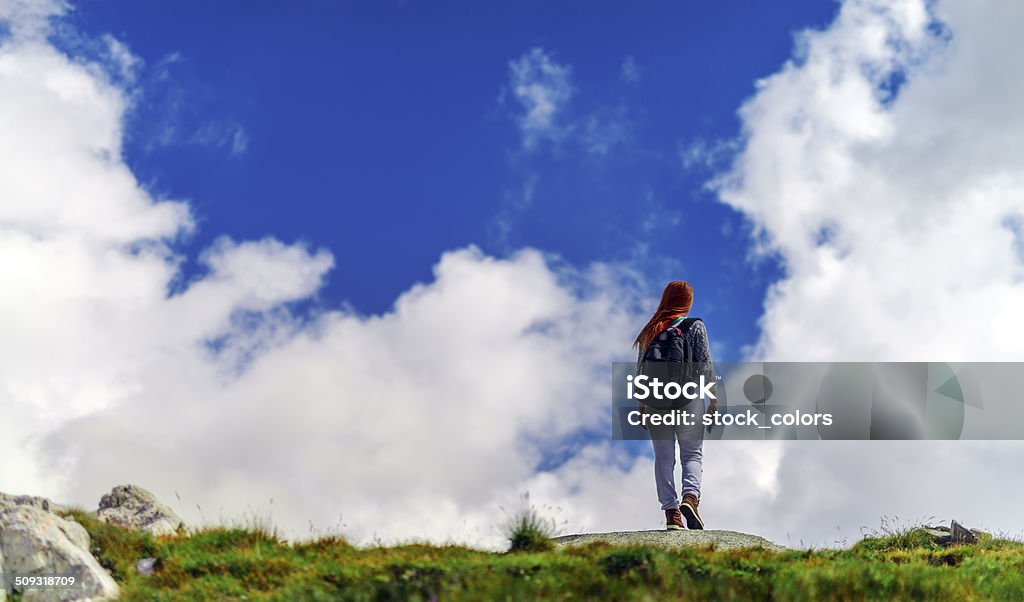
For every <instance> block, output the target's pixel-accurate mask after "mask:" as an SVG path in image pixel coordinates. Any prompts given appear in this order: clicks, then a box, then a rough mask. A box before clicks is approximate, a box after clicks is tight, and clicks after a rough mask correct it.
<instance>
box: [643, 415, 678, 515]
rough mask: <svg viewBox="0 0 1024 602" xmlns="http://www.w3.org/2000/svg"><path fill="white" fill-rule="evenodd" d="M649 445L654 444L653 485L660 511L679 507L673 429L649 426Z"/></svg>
mask: <svg viewBox="0 0 1024 602" xmlns="http://www.w3.org/2000/svg"><path fill="white" fill-rule="evenodd" d="M649 429H650V430H649V432H650V435H651V443H652V444H654V483H655V485H657V487H658V501H659V502H661V509H662V510H674V509H676V508H678V507H679V495H678V493H676V484H675V471H676V438H675V434H674V432H673V430H674V429H672V428H668V429H666V428H665V427H656V426H653V425H652V426H650V427H649Z"/></svg>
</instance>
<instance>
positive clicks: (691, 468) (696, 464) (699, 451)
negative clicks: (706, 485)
mask: <svg viewBox="0 0 1024 602" xmlns="http://www.w3.org/2000/svg"><path fill="white" fill-rule="evenodd" d="M679 461H680V462H682V464H683V491H682V494H683V495H684V496H685V495H687V494H689V495H692V496H694V497H695V498H697V499H698V500H699V499H700V481H701V477H702V476H703V474H704V467H703V461H704V442H703V441H702V440H700V439H696V440H695V439H687V438H681V439H679Z"/></svg>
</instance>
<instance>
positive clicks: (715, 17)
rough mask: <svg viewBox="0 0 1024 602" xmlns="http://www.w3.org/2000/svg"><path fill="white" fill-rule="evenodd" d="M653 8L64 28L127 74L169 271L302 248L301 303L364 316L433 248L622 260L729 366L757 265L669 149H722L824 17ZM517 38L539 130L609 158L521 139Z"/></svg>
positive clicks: (205, 19)
mask: <svg viewBox="0 0 1024 602" xmlns="http://www.w3.org/2000/svg"><path fill="white" fill-rule="evenodd" d="M670 8H671V10H669V11H666V10H664V9H665V7H663V6H658V7H655V6H654V5H650V4H648V5H644V6H641V7H639V8H638V7H637V6H636V5H628V6H627V5H626V4H621V3H620V4H614V5H612V4H607V5H604V6H603V7H600V8H597V9H594V8H588V10H586V11H583V10H581V5H579V4H574V3H548V2H529V3H516V4H514V5H511V4H510V5H501V6H499V5H492V4H487V5H483V4H480V3H472V2H454V3H453V2H441V3H426V2H400V3H386V2H344V3H341V2H338V3H324V2H290V3H280V2H217V3H209V2H178V1H175V2H159V1H154V2H145V3H124V2H93V3H89V4H86V5H81V6H79V7H78V8H77V10H75V12H74V13H73V14H72V16H71V19H70V21H71V22H72V23H73V24H74V25H75V26H76V27H77V28H78V29H80V30H81V31H82V32H84V33H87V34H92V35H96V36H99V35H101V34H104V33H111V34H113V35H115V36H116V37H117V38H118V39H119V40H120V41H121V42H123V43H124V44H126V45H127V46H128V47H129V48H130V49H131V51H132V52H133V53H134V54H135V55H136V56H137V57H139V58H141V59H142V60H143V61H144V64H143V66H142V67H141V70H140V72H139V83H138V86H137V90H138V93H139V94H140V95H141V96H140V100H138V101H137V102H136V104H135V106H134V108H133V109H132V111H131V112H130V113H129V117H128V122H127V130H128V131H127V137H126V142H125V144H126V146H125V158H126V161H127V163H128V164H129V165H130V166H131V168H132V170H133V171H134V173H135V175H136V177H138V178H139V179H140V180H141V181H142V182H143V183H144V184H145V185H146V186H147V187H148V188H149V189H150V190H152V191H154V192H155V193H156V194H158V195H160V196H167V197H171V198H183V199H188V200H190V202H191V203H192V205H193V208H194V212H195V214H196V216H197V218H198V220H199V228H198V230H197V231H196V233H195V235H194V237H193V238H192V239H191V240H190V242H189V244H187V245H186V246H184V247H182V250H183V251H185V252H186V253H190V254H191V257H190V262H189V263H188V264H186V266H185V267H186V273H187V274H188V273H191V272H192V271H194V270H195V269H196V263H195V259H196V255H197V254H198V252H199V251H200V250H201V249H203V248H206V247H207V246H208V245H209V243H210V242H211V239H212V238H214V237H217V236H220V235H224V234H226V235H229V236H232V237H234V238H236V239H250V238H258V237H262V236H266V235H271V234H272V235H274V236H276V237H278V238H279V239H281V240H284V241H295V240H302V241H305V242H307V243H309V244H311V245H313V246H315V247H320V246H322V247H326V248H328V249H329V250H330V251H331V252H332V253H333V254H334V256H335V260H336V263H337V267H336V268H335V269H334V270H333V271H332V272H331V274H330V276H329V279H328V282H327V286H326V287H325V288H324V289H323V290H322V291H321V295H320V297H319V299H318V303H321V304H324V305H327V306H336V305H337V304H339V303H342V302H347V303H350V304H351V305H352V306H353V307H354V308H356V310H358V311H360V312H362V313H378V312H382V311H385V310H387V309H388V308H389V306H390V304H391V303H392V302H393V301H394V299H395V298H396V296H397V295H398V294H399V293H400V292H401V291H404V290H406V289H407V288H408V287H409V286H410V285H411V284H412V283H414V282H418V281H426V280H429V279H430V278H431V274H430V269H431V266H433V265H434V264H435V263H436V261H437V259H438V257H439V255H440V254H441V253H442V252H444V251H446V250H449V249H452V248H457V247H461V246H465V245H468V244H475V245H477V246H479V247H480V248H481V249H483V250H484V251H485V252H487V253H489V254H496V255H499V256H500V255H502V254H504V253H507V252H509V251H510V250H513V249H517V248H520V247H524V246H531V247H536V248H538V249H541V250H543V251H545V252H549V253H554V254H557V255H559V256H560V257H562V258H563V259H564V260H565V261H568V262H569V263H571V264H573V265H585V264H588V263H590V262H593V261H609V262H626V263H628V264H630V265H632V266H633V267H635V268H636V269H639V270H641V271H642V272H644V273H645V274H646V275H647V276H648V277H649V279H650V282H651V286H652V289H653V288H657V287H658V286H660V283H662V282H664V281H666V280H667V279H674V278H682V279H687V280H690V281H691V282H693V283H694V284H695V285H696V286H697V287H698V289H697V290H698V295H699V297H698V307H697V309H696V310H695V311H697V312H699V313H700V314H701V315H703V316H705V317H706V318H707V319H708V320H710V324H711V329H712V334H713V336H714V339H715V340H716V341H717V342H719V343H724V345H722V349H721V352H720V355H723V356H724V358H723V359H738V357H739V353H740V348H741V346H742V345H747V344H750V343H752V342H753V341H754V340H756V337H757V334H758V330H757V326H756V318H757V317H758V316H759V315H760V312H761V306H762V303H763V299H764V293H765V289H766V287H767V285H768V284H770V282H771V281H772V280H774V278H775V277H777V275H778V266H777V264H776V263H775V262H773V261H771V260H767V261H765V260H762V261H760V262H751V261H748V260H747V255H748V250H749V239H748V229H747V226H745V224H744V221H743V219H742V218H741V216H740V215H739V214H738V213H737V212H735V211H733V210H732V209H730V208H727V207H726V206H724V205H722V204H719V203H717V202H716V200H715V195H714V193H713V192H710V191H708V190H706V189H705V187H704V183H705V182H706V180H707V179H708V178H709V177H710V171H709V169H707V165H703V164H691V165H689V166H685V165H684V161H683V160H682V158H681V156H682V153H683V152H684V151H685V149H687V148H692V147H693V145H699V144H704V145H705V146H706V147H712V146H713V145H715V144H716V143H722V142H724V141H727V140H730V139H733V138H735V137H736V136H737V135H738V133H739V121H738V119H737V117H736V114H735V113H736V109H737V107H738V106H739V105H740V103H741V102H742V101H743V99H744V98H746V97H748V96H750V95H751V94H752V93H753V92H754V86H753V82H754V81H755V80H756V79H758V78H760V77H763V76H765V75H767V74H770V73H771V72H772V71H773V70H775V69H777V68H778V67H779V66H780V65H781V64H782V63H783V62H784V61H785V60H786V59H787V57H788V56H789V55H790V53H791V51H792V47H793V38H792V34H793V32H794V31H795V30H798V29H803V28H806V27H816V28H817V27H823V26H824V25H826V24H827V23H828V22H829V21H830V20H831V18H832V17H833V16H834V14H835V11H836V9H837V6H836V5H835V4H834V3H832V2H821V1H819V2H787V3H782V4H778V3H772V4H768V3H750V2H716V3H706V2H683V3H677V4H675V5H674V6H671V7H670ZM534 48H539V49H542V51H543V52H544V53H545V54H546V56H547V57H548V58H549V59H550V60H551V61H552V62H554V63H556V64H558V65H560V66H564V67H567V68H568V69H569V70H570V73H569V76H568V79H569V82H570V85H571V87H572V90H573V91H572V95H571V97H570V98H569V100H568V101H567V103H566V104H565V106H564V110H563V113H562V114H561V117H560V119H561V121H562V122H563V123H565V124H568V126H569V127H575V128H576V132H580V131H582V130H583V129H585V128H586V127H587V123H588V122H593V123H595V124H597V126H596V127H598V128H615V129H614V130H612V132H611V136H612V138H611V147H610V148H608V149H606V150H604V152H600V151H598V152H595V151H593V150H592V149H591V148H590V147H589V146H588V143H587V141H586V140H585V139H584V135H583V134H579V135H570V136H568V137H566V139H563V140H560V141H556V142H551V141H548V142H547V143H543V144H539V145H537V147H536V148H533V149H530V150H524V148H523V145H522V142H521V133H520V131H519V128H518V127H517V124H516V115H517V114H518V113H522V107H520V106H519V105H517V103H516V102H515V100H514V98H513V97H511V95H510V93H509V85H510V67H509V65H510V62H511V61H514V60H517V59H519V58H520V57H522V56H524V55H525V54H527V53H528V52H530V51H531V50H532V49H534ZM630 65H631V66H632V67H635V69H633V70H632V71H630V72H628V73H627V72H626V71H629V70H630ZM588 120H590V121H588ZM717 159H718V162H717V164H716V165H715V166H714V167H718V168H720V167H722V166H723V165H722V163H723V161H727V160H728V153H724V154H719V155H718V156H717ZM638 244H644V245H647V247H646V249H645V250H644V251H641V250H640V249H639V248H638ZM648 292H651V293H653V292H655V291H653V290H652V291H648Z"/></svg>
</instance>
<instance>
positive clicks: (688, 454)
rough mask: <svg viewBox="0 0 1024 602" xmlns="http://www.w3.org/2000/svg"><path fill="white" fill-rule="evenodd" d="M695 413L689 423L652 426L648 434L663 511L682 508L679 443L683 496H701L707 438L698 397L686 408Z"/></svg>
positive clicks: (702, 403)
mask: <svg viewBox="0 0 1024 602" xmlns="http://www.w3.org/2000/svg"><path fill="white" fill-rule="evenodd" d="M685 409H686V410H687V411H688V412H695V419H694V422H695V423H696V424H694V425H690V426H662V425H658V426H655V425H651V426H649V427H648V433H649V434H650V435H651V443H652V444H654V483H655V484H656V485H657V487H658V501H659V502H661V509H662V510H672V509H675V508H678V507H679V495H678V494H677V493H676V483H675V470H676V445H678V446H679V459H680V462H682V464H683V489H682V495H686V494H691V495H693V496H695V497H696V498H697V499H700V479H701V475H702V474H703V468H702V465H701V463H702V461H703V460H704V438H703V436H702V435H703V429H704V427H703V426H702V425H701V422H700V421H701V417H702V416H703V415H704V402H703V400H695V401H694V402H691V403H690V404H688V405H687V407H686V408H685Z"/></svg>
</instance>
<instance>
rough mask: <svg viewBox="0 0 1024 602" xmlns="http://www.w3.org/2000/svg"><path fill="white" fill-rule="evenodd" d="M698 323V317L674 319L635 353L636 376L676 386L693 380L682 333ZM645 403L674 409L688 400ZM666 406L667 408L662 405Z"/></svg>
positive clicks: (690, 356) (689, 354)
mask: <svg viewBox="0 0 1024 602" xmlns="http://www.w3.org/2000/svg"><path fill="white" fill-rule="evenodd" d="M700 321H701V319H700V318H678V319H676V320H675V321H674V322H672V323H671V324H669V326H668V327H667V328H666V329H665V330H662V331H661V332H660V333H658V336H656V337H654V340H652V341H651V344H650V345H648V346H647V349H644V350H642V351H641V352H640V354H639V357H638V359H637V372H636V373H637V376H639V375H641V374H646V375H648V376H650V377H652V378H657V379H658V380H660V381H662V382H668V381H675V382H678V383H679V384H684V383H687V382H689V381H691V380H693V379H692V377H691V373H692V372H693V371H694V366H693V364H692V363H690V362H692V361H693V359H692V358H693V353H692V350H691V349H690V344H689V342H688V341H687V339H686V334H687V333H688V332H689V330H690V328H692V327H693V324H694V323H695V322H700ZM645 403H647V405H650V406H652V407H661V408H662V409H668V408H669V407H671V408H673V409H675V408H680V407H682V406H683V405H686V404H687V403H689V400H687V399H684V398H679V399H677V400H672V402H671V403H669V401H668V400H665V401H662V402H661V403H659V402H657V401H649V402H645ZM666 403H667V404H668V405H665V404H666Z"/></svg>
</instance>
